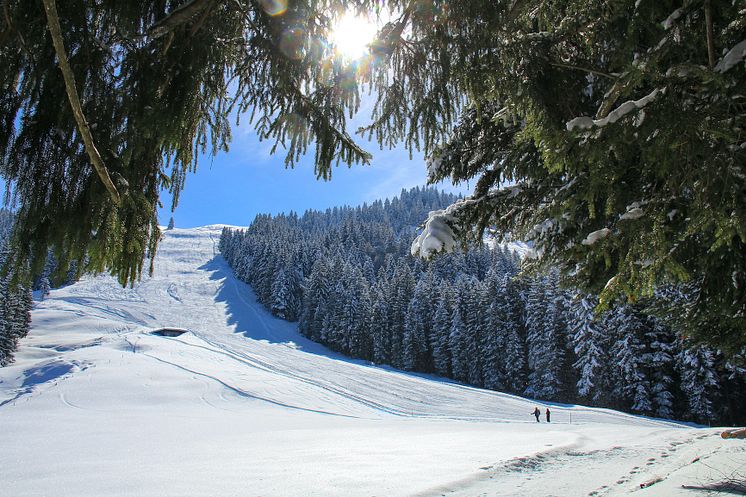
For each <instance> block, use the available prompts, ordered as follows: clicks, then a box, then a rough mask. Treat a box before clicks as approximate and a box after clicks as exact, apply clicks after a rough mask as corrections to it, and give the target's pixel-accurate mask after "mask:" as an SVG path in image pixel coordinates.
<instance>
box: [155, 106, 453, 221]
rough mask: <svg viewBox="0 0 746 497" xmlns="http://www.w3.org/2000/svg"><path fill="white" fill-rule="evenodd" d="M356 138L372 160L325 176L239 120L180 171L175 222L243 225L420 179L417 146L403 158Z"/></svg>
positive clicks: (376, 195)
mask: <svg viewBox="0 0 746 497" xmlns="http://www.w3.org/2000/svg"><path fill="white" fill-rule="evenodd" d="M365 107H367V108H369V106H365ZM364 112H366V111H361V114H362V113H364ZM368 112H369V111H368ZM365 117H366V116H365V115H360V114H359V115H358V116H355V119H354V123H353V124H351V126H350V127H352V126H357V125H358V124H361V123H363V122H365ZM358 138H359V137H358ZM358 142H359V143H360V144H361V145H363V148H365V149H366V150H367V151H368V152H370V153H372V154H373V160H372V161H371V164H370V165H368V166H362V165H359V164H358V165H353V166H352V167H351V168H347V166H345V165H340V166H339V167H337V168H335V169H334V171H333V172H332V179H331V181H322V180H317V179H316V175H315V174H314V171H313V159H314V156H313V153H309V154H308V155H307V156H306V157H304V158H303V159H302V160H301V161H300V163H299V164H298V165H296V167H295V169H286V168H285V166H284V158H285V156H284V153H283V152H282V151H281V150H278V153H276V154H275V155H274V156H272V155H270V153H269V151H270V149H271V146H272V142H270V141H264V142H260V141H259V139H258V138H257V136H256V134H255V133H254V131H253V128H252V126H251V125H249V124H248V123H245V122H243V121H242V123H241V126H240V127H238V128H234V129H233V141H232V142H231V146H230V151H229V152H227V153H220V154H218V155H217V156H216V157H214V158H213V157H211V156H205V157H202V158H201V159H200V162H199V167H198V169H197V172H196V173H194V174H190V175H189V176H188V177H187V180H186V186H185V188H184V191H183V192H182V193H181V197H180V200H179V205H178V206H177V208H176V211H175V213H174V220H175V224H176V226H177V227H180V228H190V227H194V226H203V225H206V224H218V223H220V224H232V225H239V226H245V225H248V224H249V223H250V222H251V221H252V220H253V219H254V216H256V215H257V214H260V213H270V214H277V213H280V212H290V211H291V210H292V211H295V212H298V213H303V212H304V211H305V210H307V209H326V208H327V207H334V206H337V205H359V204H362V203H363V202H372V201H374V200H377V199H383V198H387V197H388V198H390V197H394V196H396V195H397V194H398V193H399V192H400V191H401V190H402V188H411V187H414V186H418V185H420V186H422V185H424V184H425V182H426V168H425V161H424V158H423V155H422V154H421V153H416V154H414V155H413V158H412V160H410V159H409V153H408V152H407V151H406V150H404V148H403V147H399V148H396V149H393V150H388V149H385V150H379V146H378V144H377V143H375V142H367V141H363V140H362V139H360V140H358ZM438 187H439V188H443V189H445V190H448V191H452V192H455V193H465V192H466V188H464V187H461V188H454V187H453V186H451V185H450V184H442V185H438ZM161 202H162V203H163V207H162V208H160V209H159V219H160V222H161V224H162V225H166V224H168V220H169V218H170V217H171V198H170V195H169V194H168V193H164V194H162V195H161Z"/></svg>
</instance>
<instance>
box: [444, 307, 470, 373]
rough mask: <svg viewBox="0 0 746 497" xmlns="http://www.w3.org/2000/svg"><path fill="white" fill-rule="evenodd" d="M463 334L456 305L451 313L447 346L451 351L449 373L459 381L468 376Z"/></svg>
mask: <svg viewBox="0 0 746 497" xmlns="http://www.w3.org/2000/svg"><path fill="white" fill-rule="evenodd" d="M464 335H465V330H464V322H463V320H462V319H461V311H460V310H459V308H458V306H457V307H456V308H455V309H454V310H453V313H452V314H451V327H450V330H449V333H448V348H449V349H450V351H451V373H452V375H453V378H455V379H456V380H459V381H466V380H467V379H468V376H469V355H468V349H467V344H466V340H465V336H464Z"/></svg>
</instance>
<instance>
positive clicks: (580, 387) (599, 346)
mask: <svg viewBox="0 0 746 497" xmlns="http://www.w3.org/2000/svg"><path fill="white" fill-rule="evenodd" d="M595 307H596V302H595V299H594V298H593V297H591V296H588V295H578V296H576V298H575V300H574V301H573V305H572V307H571V312H572V315H571V318H570V329H571V330H572V332H573V336H572V342H573V344H574V347H575V354H576V355H577V360H576V361H575V365H574V366H575V368H577V370H578V371H579V376H580V378H579V380H578V382H577V392H578V395H579V396H580V397H581V398H584V399H590V400H592V401H593V402H595V403H604V401H605V400H606V398H607V396H608V393H609V390H608V381H609V379H608V375H609V373H608V371H607V369H606V368H608V366H609V362H610V358H609V338H608V335H609V333H608V331H607V330H606V329H605V327H604V325H603V323H602V321H601V319H598V320H597V319H595V315H594V311H593V310H594V309H595Z"/></svg>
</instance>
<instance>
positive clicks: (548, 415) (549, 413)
mask: <svg viewBox="0 0 746 497" xmlns="http://www.w3.org/2000/svg"><path fill="white" fill-rule="evenodd" d="M551 415H552V413H551V412H549V408H548V407H547V423H550V421H549V418H550V416H551Z"/></svg>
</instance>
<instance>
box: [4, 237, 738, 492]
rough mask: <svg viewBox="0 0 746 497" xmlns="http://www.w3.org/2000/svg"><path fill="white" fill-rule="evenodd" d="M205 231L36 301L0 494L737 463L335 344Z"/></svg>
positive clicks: (557, 479) (667, 429) (658, 426)
mask: <svg viewBox="0 0 746 497" xmlns="http://www.w3.org/2000/svg"><path fill="white" fill-rule="evenodd" d="M220 228H221V227H220V226H208V227H204V228H196V229H188V230H179V229H176V230H173V231H168V232H166V234H165V237H164V240H163V242H162V244H161V247H160V251H159V254H158V259H157V264H156V272H155V275H154V276H153V277H152V278H147V277H146V278H143V281H142V282H141V283H139V284H137V285H136V286H135V287H134V288H127V289H123V288H121V287H120V286H118V284H117V283H116V281H115V280H113V279H112V278H110V277H108V276H99V277H94V278H87V279H85V280H83V281H81V282H79V283H77V284H75V285H71V286H69V287H66V288H63V289H59V290H56V291H53V292H52V295H51V296H50V297H48V298H47V299H46V300H45V301H44V302H41V303H39V304H38V305H37V307H36V310H35V311H34V313H33V328H32V332H31V333H30V335H29V337H28V338H27V339H26V340H24V341H23V343H22V347H21V350H20V351H19V353H18V355H17V362H16V363H15V364H13V365H12V366H10V367H7V368H4V369H0V448H1V449H0V494H2V495H13V496H17V497H20V496H31V495H55V496H66V495H69V496H85V495H90V496H100V495H119V496H148V495H152V496H187V495H190V496H194V495H204V496H255V495H256V496H259V495H261V496H264V497H267V496H283V497H290V496H371V495H378V496H404V495H421V496H426V495H443V494H447V495H463V496H474V495H547V494H552V495H582V494H589V493H591V492H595V493H594V494H593V495H617V494H626V493H629V492H633V491H634V493H636V494H637V493H639V494H641V495H678V494H679V493H680V492H681V491H682V490H681V484H688V485H700V484H703V483H707V482H708V481H710V480H711V479H713V478H718V477H720V476H721V475H718V474H717V471H715V472H713V470H711V469H708V468H709V467H710V466H712V465H713V464H715V462H717V464H716V466H717V467H718V468H720V469H722V471H725V472H728V471H729V469H728V468H730V466H727V465H726V466H725V467H722V468H721V466H723V464H725V463H723V462H722V461H728V464H731V466H732V467H733V468H736V467H737V466H738V465H739V464H746V460H745V459H744V454H746V453H744V452H743V451H741V452H738V451H737V449H738V448H739V447H740V446H741V445H742V444H740V445H739V444H738V443H737V442H734V441H721V440H720V439H719V438H718V437H717V433H716V432H715V431H713V430H704V429H694V428H689V427H685V426H683V425H677V424H673V423H667V422H664V421H659V420H650V419H644V418H639V417H635V416H630V415H627V414H623V413H618V412H614V411H610V410H604V409H591V408H585V407H580V406H560V405H550V406H549V407H550V409H551V410H552V423H551V424H547V423H544V422H542V423H540V424H537V423H536V422H535V420H534V419H533V417H532V416H531V411H533V408H534V406H535V405H538V406H540V407H541V408H542V411H543V410H544V405H543V404H540V403H538V402H534V401H531V400H526V399H522V398H518V397H515V396H511V395H505V394H500V393H495V392H490V391H485V390H480V389H476V388H471V387H467V386H463V385H460V384H457V383H453V382H449V381H444V380H440V379H438V378H432V377H427V376H422V375H413V374H405V373H403V372H399V371H396V370H392V369H390V368H385V367H376V366H374V365H371V364H369V363H364V362H360V361H354V360H350V359H347V358H344V357H341V356H338V355H335V354H334V353H332V352H330V351H328V350H327V349H325V348H323V347H321V346H319V345H318V344H315V343H313V342H310V341H308V340H306V339H304V338H303V337H301V336H300V335H299V334H298V333H297V330H296V326H295V325H294V324H291V323H287V322H284V321H281V320H277V319H275V318H273V317H272V316H271V315H269V314H268V313H267V312H266V311H265V310H264V309H263V308H262V307H261V306H260V305H259V304H257V303H256V302H255V299H254V297H253V294H252V292H251V289H250V288H249V287H247V286H246V285H244V284H243V283H241V282H239V281H237V280H236V279H235V278H233V276H232V274H231V272H230V269H229V268H228V266H227V265H226V264H225V262H224V261H223V260H222V258H221V257H220V256H219V254H218V253H217V248H216V247H217V240H218V237H219V233H220ZM164 326H167V327H178V328H184V329H188V330H189V332H188V333H185V334H183V335H181V336H179V337H172V338H167V337H160V336H154V335H151V334H150V331H152V330H153V329H155V328H159V327H164ZM542 421H543V419H542ZM696 457H699V458H700V459H699V461H698V462H696V463H692V461H693V460H694V459H695V458H696ZM708 460H709V461H710V463H707V464H705V461H708ZM657 477H665V478H666V479H665V480H664V481H662V482H660V483H657V484H655V485H653V486H652V487H650V488H647V489H644V490H641V489H640V486H639V484H640V483H643V482H646V481H649V480H651V479H654V478H657ZM687 492H689V493H687V495H697V493H701V492H697V491H687Z"/></svg>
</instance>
